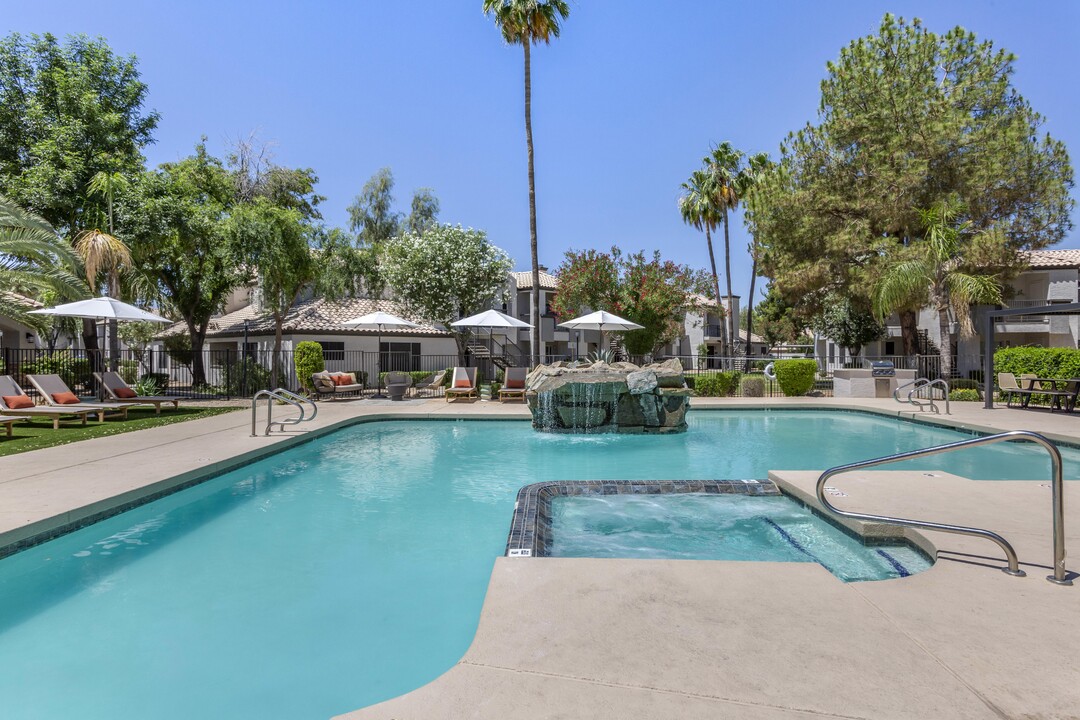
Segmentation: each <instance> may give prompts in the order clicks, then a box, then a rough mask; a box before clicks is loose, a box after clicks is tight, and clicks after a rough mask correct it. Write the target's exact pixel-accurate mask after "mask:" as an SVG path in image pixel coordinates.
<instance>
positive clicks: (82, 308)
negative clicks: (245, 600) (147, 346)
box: [29, 296, 172, 370]
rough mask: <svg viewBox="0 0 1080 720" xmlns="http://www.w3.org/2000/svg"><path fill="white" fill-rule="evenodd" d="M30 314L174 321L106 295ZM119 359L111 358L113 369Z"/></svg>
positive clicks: (128, 320) (131, 320)
mask: <svg viewBox="0 0 1080 720" xmlns="http://www.w3.org/2000/svg"><path fill="white" fill-rule="evenodd" d="M29 314H31V315H60V316H63V317H77V318H88V319H90V320H116V321H119V322H140V321H141V322H156V323H169V322H172V320H169V319H168V318H163V317H161V316H160V315H155V314H154V313H151V312H146V311H145V310H143V309H141V308H137V307H135V306H134V305H129V304H127V303H126V302H122V301H120V300H117V299H116V298H111V297H106V296H102V297H96V298H90V299H89V300H77V301H75V302H72V303H65V304H63V305H57V306H56V307H51V308H42V309H41V310H31V311H30V313H29ZM105 327H106V338H105V347H109V338H108V337H107V335H108V330H107V328H108V323H106V325H105ZM118 359H119V358H110V360H109V365H110V366H112V369H113V370H115V369H116V363H117V361H118Z"/></svg>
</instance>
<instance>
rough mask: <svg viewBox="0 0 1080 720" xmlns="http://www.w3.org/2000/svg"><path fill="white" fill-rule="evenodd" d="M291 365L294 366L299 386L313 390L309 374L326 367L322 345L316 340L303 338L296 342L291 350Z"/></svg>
mask: <svg viewBox="0 0 1080 720" xmlns="http://www.w3.org/2000/svg"><path fill="white" fill-rule="evenodd" d="M293 366H294V367H295V368H296V381H297V382H299V383H300V387H302V388H304V389H306V390H309V391H313V390H314V388H312V387H310V385H311V376H312V375H314V374H315V373H318V372H322V371H323V370H325V369H326V360H325V359H324V358H323V347H322V345H320V344H319V343H317V342H312V341H311V340H304V341H303V342H299V343H297V344H296V350H295V351H294V352H293Z"/></svg>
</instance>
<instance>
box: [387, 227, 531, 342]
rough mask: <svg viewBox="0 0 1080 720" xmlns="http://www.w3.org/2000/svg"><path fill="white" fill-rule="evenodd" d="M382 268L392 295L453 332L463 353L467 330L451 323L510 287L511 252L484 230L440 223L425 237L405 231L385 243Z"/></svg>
mask: <svg viewBox="0 0 1080 720" xmlns="http://www.w3.org/2000/svg"><path fill="white" fill-rule="evenodd" d="M382 248H383V252H382V254H381V257H380V269H381V272H382V273H383V276H384V277H385V278H386V280H387V283H388V284H389V285H390V287H391V288H392V289H393V291H394V297H395V298H396V299H397V300H398V301H399V302H400V303H401V305H402V306H403V307H404V309H405V310H406V311H407V312H409V313H411V314H412V315H413V316H415V317H422V318H425V319H427V320H431V321H433V322H437V323H441V324H442V325H443V326H445V327H446V328H447V329H449V330H450V331H451V332H453V333H454V337H455V339H456V340H457V344H458V351H459V352H460V353H461V354H462V355H464V353H465V348H466V345H467V342H468V333H467V331H466V332H459V331H455V330H454V329H453V328H451V327H450V323H451V322H453V321H454V320H457V319H459V318H462V317H466V316H468V315H471V314H473V313H476V312H480V311H482V310H483V309H484V308H487V307H491V303H492V302H493V301H494V300H495V299H496V298H497V297H499V296H500V294H501V293H503V292H504V291H505V289H506V275H507V273H509V272H510V269H511V267H512V264H511V261H510V256H509V255H507V254H506V253H505V252H504V251H503V250H501V249H499V248H497V247H495V246H494V245H492V244H491V243H490V242H489V241H488V239H487V234H486V233H484V232H483V231H482V230H473V229H471V228H470V229H466V228H463V227H461V226H460V225H457V226H453V225H436V226H434V227H431V228H429V229H428V231H427V232H426V233H424V234H423V235H417V234H415V233H405V234H403V235H399V236H397V237H394V238H391V239H390V240H387V241H386V242H384V243H383V246H382Z"/></svg>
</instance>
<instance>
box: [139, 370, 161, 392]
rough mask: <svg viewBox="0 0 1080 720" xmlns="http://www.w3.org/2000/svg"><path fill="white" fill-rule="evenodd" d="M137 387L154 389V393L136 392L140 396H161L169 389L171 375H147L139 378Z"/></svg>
mask: <svg viewBox="0 0 1080 720" xmlns="http://www.w3.org/2000/svg"><path fill="white" fill-rule="evenodd" d="M137 386H138V387H139V388H146V389H148V388H150V387H153V388H154V390H153V391H152V392H143V391H142V390H138V389H137V390H136V392H138V393H139V394H140V395H160V394H161V393H163V392H165V389H166V388H167V387H169V373H145V374H143V376H142V377H140V378H139V382H138V383H137Z"/></svg>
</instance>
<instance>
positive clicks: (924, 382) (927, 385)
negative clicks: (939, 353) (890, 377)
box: [893, 377, 952, 415]
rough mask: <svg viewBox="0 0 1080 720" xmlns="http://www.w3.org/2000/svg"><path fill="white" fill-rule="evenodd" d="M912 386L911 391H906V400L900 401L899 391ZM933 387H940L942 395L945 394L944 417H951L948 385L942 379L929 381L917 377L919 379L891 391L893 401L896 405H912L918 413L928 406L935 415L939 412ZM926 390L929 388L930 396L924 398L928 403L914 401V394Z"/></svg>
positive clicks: (928, 379)
mask: <svg viewBox="0 0 1080 720" xmlns="http://www.w3.org/2000/svg"><path fill="white" fill-rule="evenodd" d="M920 383H921V384H920ZM912 385H914V386H915V387H912V388H911V390H909V391H908V394H907V400H901V399H900V391H901V390H903V389H904V388H906V387H911V386H912ZM934 386H941V387H942V388H943V389H944V393H945V414H946V415H952V411H951V410H950V409H949V383H948V382H947V381H945V380H944V379H942V378H938V379H937V380H931V379H930V378H925V377H919V378H915V379H914V380H911V381H909V382H906V383H904V384H903V385H897V386H896V389H895V390H893V399H894V400H896V402H898V403H908V404H909V405H914V406H915V407H917V408H919V410H920V411H924V410H925V409H926V407H927V406H928V405H929V406H930V409H931V410H933V411H934V412H935V413H937V412H939V410H938V408H937V405H936V404H935V401H934V391H933V387H934ZM927 388H931V390H930V394H929V395H928V396H927V397H926V400H927V401H928V402H925V403H924V402H920V401H919V400H916V399H915V393H918V392H922V391H923V390H925V389H927Z"/></svg>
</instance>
